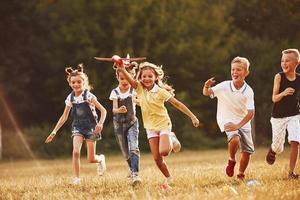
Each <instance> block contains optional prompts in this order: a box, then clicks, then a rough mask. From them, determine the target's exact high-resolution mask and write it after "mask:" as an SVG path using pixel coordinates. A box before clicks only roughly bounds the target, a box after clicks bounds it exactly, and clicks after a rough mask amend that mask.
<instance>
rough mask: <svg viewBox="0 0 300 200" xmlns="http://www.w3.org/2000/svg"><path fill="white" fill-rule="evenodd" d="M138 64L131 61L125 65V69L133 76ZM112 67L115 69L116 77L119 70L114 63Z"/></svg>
mask: <svg viewBox="0 0 300 200" xmlns="http://www.w3.org/2000/svg"><path fill="white" fill-rule="evenodd" d="M138 66H139V64H137V63H136V62H131V63H129V64H128V65H126V67H125V69H126V71H127V72H128V73H129V74H130V75H131V76H132V77H133V78H135V75H136V70H137V69H138ZM113 68H114V69H115V70H116V77H117V78H118V77H119V73H120V72H121V71H120V70H119V69H118V68H117V67H116V65H115V64H114V65H113Z"/></svg>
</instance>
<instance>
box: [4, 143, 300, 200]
mask: <svg viewBox="0 0 300 200" xmlns="http://www.w3.org/2000/svg"><path fill="white" fill-rule="evenodd" d="M288 151H289V150H288V149H286V150H285V153H283V154H282V155H280V156H279V157H278V159H277V160H276V162H275V164H274V165H273V166H269V165H267V164H266V162H265V160H264V159H265V153H266V152H267V149H259V150H257V152H256V153H255V155H254V156H253V158H252V160H251V162H250V165H249V167H248V171H247V177H246V181H245V182H247V181H249V180H256V181H257V183H258V184H257V185H256V186H252V187H249V186H247V185H246V184H245V183H241V182H238V181H237V180H236V178H228V177H226V175H225V173H224V170H225V165H226V161H227V160H226V159H227V152H226V150H213V151H193V152H191V151H184V152H180V153H178V154H172V155H171V156H169V157H167V158H166V160H167V163H168V165H169V168H170V170H171V172H172V174H173V176H174V183H175V185H174V186H173V187H172V188H171V189H168V190H162V189H159V184H160V183H162V182H163V176H162V174H161V173H160V172H159V170H158V169H157V168H156V166H155V164H154V161H153V160H152V157H151V155H150V154H142V157H141V172H140V176H141V178H142V184H141V185H140V186H138V187H132V186H130V184H129V182H128V180H127V178H126V175H127V173H128V171H127V167H126V164H125V161H123V159H122V157H121V156H107V159H106V161H107V167H108V170H107V173H106V174H105V176H103V177H99V176H97V175H96V166H95V164H89V163H87V161H86V158H85V157H83V158H82V160H81V178H82V183H81V184H80V185H77V186H76V185H71V184H70V180H71V176H72V171H71V169H72V168H71V160H70V159H65V160H63V159H61V160H39V161H17V162H1V163H0V199H66V200H67V199H172V200H182V199H214V200H215V199H250V200H251V199H285V200H286V199H300V180H299V181H297V180H288V179H287V170H288V161H289V158H288V157H289V155H288ZM237 170H238V166H237V167H236V169H235V172H237Z"/></svg>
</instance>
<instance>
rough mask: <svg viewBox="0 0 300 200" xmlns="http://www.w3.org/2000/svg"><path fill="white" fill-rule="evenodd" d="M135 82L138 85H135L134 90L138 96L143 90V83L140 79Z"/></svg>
mask: <svg viewBox="0 0 300 200" xmlns="http://www.w3.org/2000/svg"><path fill="white" fill-rule="evenodd" d="M137 83H138V85H137V88H136V90H135V92H136V95H137V96H139V95H140V94H141V93H142V91H143V85H142V83H141V82H140V81H138V82H137Z"/></svg>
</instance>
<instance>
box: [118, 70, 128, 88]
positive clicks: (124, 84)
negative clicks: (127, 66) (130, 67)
mask: <svg viewBox="0 0 300 200" xmlns="http://www.w3.org/2000/svg"><path fill="white" fill-rule="evenodd" d="M117 79H118V81H119V87H120V88H122V89H128V88H129V83H128V81H127V80H126V78H125V76H124V74H123V73H122V72H119V74H118V77H117Z"/></svg>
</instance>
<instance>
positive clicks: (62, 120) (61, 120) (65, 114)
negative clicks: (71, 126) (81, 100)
mask: <svg viewBox="0 0 300 200" xmlns="http://www.w3.org/2000/svg"><path fill="white" fill-rule="evenodd" d="M70 110H71V106H67V105H66V107H65V110H64V112H63V114H62V115H61V117H60V118H59V120H58V122H57V123H56V125H55V127H54V129H53V131H52V132H51V133H50V135H49V136H48V137H47V139H46V140H45V143H49V142H51V141H52V140H53V138H54V137H55V135H56V132H57V131H58V130H59V129H60V128H61V127H62V125H64V123H65V122H66V121H67V119H68V116H69V113H70Z"/></svg>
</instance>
